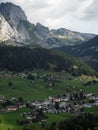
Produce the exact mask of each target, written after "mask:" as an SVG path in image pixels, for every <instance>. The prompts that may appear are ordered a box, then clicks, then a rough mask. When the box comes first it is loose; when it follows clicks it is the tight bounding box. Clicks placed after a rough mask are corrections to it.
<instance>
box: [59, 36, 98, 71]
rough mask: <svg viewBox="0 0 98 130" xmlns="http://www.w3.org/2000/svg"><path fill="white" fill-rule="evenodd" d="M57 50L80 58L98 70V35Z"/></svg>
mask: <svg viewBox="0 0 98 130" xmlns="http://www.w3.org/2000/svg"><path fill="white" fill-rule="evenodd" d="M57 50H59V51H63V52H65V53H67V54H69V55H72V56H75V57H78V58H80V59H81V60H83V61H84V62H85V63H87V64H88V65H89V66H91V67H93V68H94V69H95V70H96V71H98V35H97V36H95V37H94V38H92V39H90V40H89V41H87V42H84V43H82V44H80V45H75V46H63V47H61V48H57Z"/></svg>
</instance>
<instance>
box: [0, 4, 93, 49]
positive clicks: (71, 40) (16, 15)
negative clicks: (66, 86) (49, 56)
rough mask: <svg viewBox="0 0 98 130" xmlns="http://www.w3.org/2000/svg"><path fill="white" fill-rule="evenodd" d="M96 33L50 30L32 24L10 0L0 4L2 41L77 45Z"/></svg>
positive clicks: (62, 29)
mask: <svg viewBox="0 0 98 130" xmlns="http://www.w3.org/2000/svg"><path fill="white" fill-rule="evenodd" d="M94 36H95V35H92V34H83V33H78V32H74V31H70V30H68V29H65V28H60V29H56V30H55V29H53V30H49V28H48V27H45V26H44V25H42V24H40V23H37V24H36V25H34V24H31V23H30V22H29V21H28V20H27V17H26V15H25V13H24V11H23V10H22V9H21V7H19V6H17V5H14V4H12V3H10V2H6V3H1V4H0V42H2V41H3V42H4V43H5V44H8V43H7V42H8V41H12V42H9V44H11V45H12V43H13V44H14V45H16V46H17V43H18V44H19V45H23V46H24V45H27V44H28V45H30V46H32V47H34V46H41V47H43V48H48V49H49V48H55V47H61V46H66V45H76V44H80V43H82V42H83V41H87V40H89V39H91V38H93V37H94Z"/></svg>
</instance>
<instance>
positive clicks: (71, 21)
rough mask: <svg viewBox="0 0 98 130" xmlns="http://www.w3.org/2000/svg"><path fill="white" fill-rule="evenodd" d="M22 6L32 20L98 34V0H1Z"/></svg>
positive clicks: (50, 25) (0, 0) (48, 25)
mask: <svg viewBox="0 0 98 130" xmlns="http://www.w3.org/2000/svg"><path fill="white" fill-rule="evenodd" d="M1 2H12V3H14V4H17V5H19V6H21V7H22V9H23V10H24V11H25V13H26V15H27V18H28V20H29V21H30V22H32V23H34V24H36V23H38V22H39V23H41V24H43V25H45V26H47V27H49V28H50V29H53V28H54V29H56V28H67V29H70V30H74V31H80V32H85V33H88V32H89V33H95V34H98V0H0V3H1Z"/></svg>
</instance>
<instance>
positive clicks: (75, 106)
mask: <svg viewBox="0 0 98 130" xmlns="http://www.w3.org/2000/svg"><path fill="white" fill-rule="evenodd" d="M76 97H77V96H76V95H72V94H66V95H58V96H53V97H51V96H49V97H48V98H47V99H45V100H40V101H37V100H36V101H32V102H30V101H24V100H23V98H22V97H19V98H18V100H17V99H16V98H15V97H13V98H11V100H6V99H5V97H4V96H2V95H0V104H2V108H0V112H11V111H17V110H18V109H22V108H29V109H30V112H25V111H24V112H23V113H21V115H20V116H23V117H24V120H22V121H19V120H18V121H17V123H18V124H20V125H21V124H22V125H23V124H25V123H30V122H38V123H40V124H45V123H46V122H47V118H48V117H47V116H45V114H46V113H52V114H60V113H67V112H70V113H73V114H80V113H83V112H85V108H89V107H98V95H97V94H92V93H88V94H83V95H82V92H81V93H80V95H78V98H76ZM86 99H89V102H87V101H86ZM31 110H32V111H31Z"/></svg>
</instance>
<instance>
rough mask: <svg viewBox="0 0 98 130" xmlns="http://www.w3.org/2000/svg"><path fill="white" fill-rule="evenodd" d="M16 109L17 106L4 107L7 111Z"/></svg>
mask: <svg viewBox="0 0 98 130" xmlns="http://www.w3.org/2000/svg"><path fill="white" fill-rule="evenodd" d="M17 109H18V108H17V106H7V107H6V110H7V111H16V110H17Z"/></svg>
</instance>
